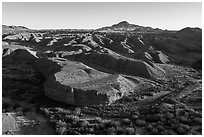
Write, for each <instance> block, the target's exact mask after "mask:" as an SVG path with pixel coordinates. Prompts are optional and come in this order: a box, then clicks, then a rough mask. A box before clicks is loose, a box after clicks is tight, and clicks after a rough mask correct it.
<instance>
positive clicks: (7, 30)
mask: <svg viewBox="0 0 204 137" xmlns="http://www.w3.org/2000/svg"><path fill="white" fill-rule="evenodd" d="M42 30H46V31H54V29H42ZM59 30H60V31H82V32H85V31H95V32H96V31H97V32H133V33H162V32H167V30H162V29H159V28H152V27H144V26H139V25H135V24H130V23H128V22H127V21H122V22H119V23H118V24H113V25H112V26H107V27H102V28H99V29H95V30H93V29H90V30H85V29H59ZM59 30H58V31H59ZM2 31H3V33H2V34H3V35H4V34H5V35H7V34H15V33H21V32H28V31H29V32H31V31H35V30H32V29H29V28H27V27H24V26H7V25H2ZM38 31H39V30H38ZM175 32H178V33H180V34H182V33H183V35H184V34H186V33H191V32H194V33H197V32H202V29H200V28H190V27H186V28H183V29H181V30H180V31H179V30H178V31H175Z"/></svg>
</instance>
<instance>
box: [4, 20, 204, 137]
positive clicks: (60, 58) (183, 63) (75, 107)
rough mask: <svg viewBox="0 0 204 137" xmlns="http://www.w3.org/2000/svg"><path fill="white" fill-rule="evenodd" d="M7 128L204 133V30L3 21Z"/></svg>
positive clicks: (14, 130) (23, 130) (62, 131)
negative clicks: (35, 26) (32, 25)
mask: <svg viewBox="0 0 204 137" xmlns="http://www.w3.org/2000/svg"><path fill="white" fill-rule="evenodd" d="M2 27H3V31H2V52H3V53H2V56H3V58H2V95H3V97H2V101H3V102H2V104H3V112H2V113H3V125H2V127H3V134H99V135H100V134H117V135H119V134H145V135H147V134H162V135H164V134H168V135H169V134H202V30H201V29H199V28H184V29H182V30H179V31H167V30H161V29H158V28H157V29H154V28H151V27H143V26H138V25H134V24H129V23H128V22H126V21H123V22H120V23H118V24H114V25H112V26H110V27H104V28H100V29H97V30H72V29H61V30H30V29H28V28H26V27H22V26H6V25H3V26H2Z"/></svg>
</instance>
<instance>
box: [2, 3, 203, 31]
mask: <svg viewBox="0 0 204 137" xmlns="http://www.w3.org/2000/svg"><path fill="white" fill-rule="evenodd" d="M121 21H127V22H129V23H130V24H135V25H140V26H145V27H147V26H148V27H152V28H160V29H163V30H165V29H167V30H180V29H183V28H185V27H199V28H202V3H201V2H171V3H170V2H165V3H162V2H144V3H142V2H126V3H125V2H102V3H101V2H96V3H94V2H76V3H74V2H3V3H2V25H8V26H12V25H14V26H25V27H27V28H30V29H98V28H101V27H106V26H111V25H113V24H117V23H119V22H121Z"/></svg>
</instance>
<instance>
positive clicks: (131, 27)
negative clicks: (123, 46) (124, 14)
mask: <svg viewBox="0 0 204 137" xmlns="http://www.w3.org/2000/svg"><path fill="white" fill-rule="evenodd" d="M97 31H133V32H156V33H158V32H163V31H164V30H162V29H159V28H156V29H154V28H152V27H143V26H139V25H135V24H130V23H128V22H127V21H122V22H119V23H118V24H114V25H112V26H110V27H103V28H100V29H97Z"/></svg>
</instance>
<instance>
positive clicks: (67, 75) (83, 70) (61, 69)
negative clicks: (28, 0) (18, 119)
mask: <svg viewBox="0 0 204 137" xmlns="http://www.w3.org/2000/svg"><path fill="white" fill-rule="evenodd" d="M36 66H37V68H38V69H39V71H40V72H41V73H42V74H44V76H45V77H47V80H46V82H45V84H44V89H45V94H46V95H47V96H48V97H50V98H52V99H54V100H58V101H60V102H63V103H67V104H71V105H80V106H84V105H96V104H100V103H112V102H114V101H116V100H118V99H120V98H122V97H123V95H126V94H128V93H129V92H133V91H134V87H135V86H136V85H135V84H134V83H133V82H132V81H130V80H128V79H126V78H124V77H122V76H121V75H118V74H117V75H110V74H107V73H103V72H100V71H97V70H94V69H92V68H90V67H88V66H86V65H84V64H82V63H80V62H75V61H56V60H55V61H54V60H53V61H51V60H49V61H45V59H38V60H37V62H36Z"/></svg>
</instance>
